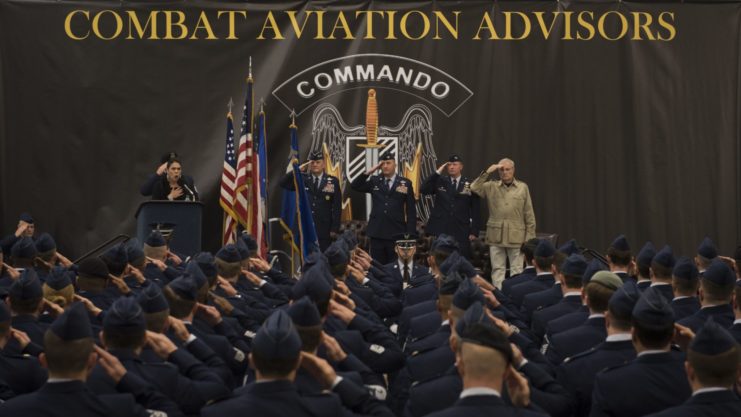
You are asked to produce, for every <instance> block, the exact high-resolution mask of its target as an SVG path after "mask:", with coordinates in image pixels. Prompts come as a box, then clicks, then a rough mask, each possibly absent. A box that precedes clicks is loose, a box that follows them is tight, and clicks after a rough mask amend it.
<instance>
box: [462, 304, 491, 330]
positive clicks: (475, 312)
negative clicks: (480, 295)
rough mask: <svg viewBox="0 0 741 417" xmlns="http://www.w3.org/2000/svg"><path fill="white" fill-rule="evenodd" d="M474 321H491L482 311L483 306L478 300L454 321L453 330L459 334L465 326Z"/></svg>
mask: <svg viewBox="0 0 741 417" xmlns="http://www.w3.org/2000/svg"><path fill="white" fill-rule="evenodd" d="M474 323H491V320H490V319H489V316H487V315H486V312H485V311H484V306H483V304H482V303H481V302H480V301H474V302H473V304H471V305H470V306H469V307H468V308H467V309H466V312H465V313H464V314H463V317H461V318H460V320H458V321H457V322H456V323H455V331H456V332H457V333H458V334H459V335H460V334H461V333H463V331H464V330H465V328H466V326H470V325H471V324H474Z"/></svg>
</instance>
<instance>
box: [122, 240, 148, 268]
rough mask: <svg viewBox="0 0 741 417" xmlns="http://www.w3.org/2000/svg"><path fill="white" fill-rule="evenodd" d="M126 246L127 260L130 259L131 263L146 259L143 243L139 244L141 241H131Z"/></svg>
mask: <svg viewBox="0 0 741 417" xmlns="http://www.w3.org/2000/svg"><path fill="white" fill-rule="evenodd" d="M125 246H126V259H128V261H129V263H133V262H136V261H138V260H140V259H142V258H144V251H143V250H142V245H141V243H139V239H137V238H132V239H129V240H128V242H126V245H125Z"/></svg>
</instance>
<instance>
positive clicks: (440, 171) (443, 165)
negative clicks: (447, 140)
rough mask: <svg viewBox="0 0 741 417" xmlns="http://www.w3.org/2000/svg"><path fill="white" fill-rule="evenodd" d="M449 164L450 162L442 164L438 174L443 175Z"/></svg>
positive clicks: (438, 168)
mask: <svg viewBox="0 0 741 417" xmlns="http://www.w3.org/2000/svg"><path fill="white" fill-rule="evenodd" d="M449 163H450V162H445V163H444V164H442V165H440V166H439V167H437V173H438V174H442V173H443V170H445V168H446V167H447V166H448V164H449Z"/></svg>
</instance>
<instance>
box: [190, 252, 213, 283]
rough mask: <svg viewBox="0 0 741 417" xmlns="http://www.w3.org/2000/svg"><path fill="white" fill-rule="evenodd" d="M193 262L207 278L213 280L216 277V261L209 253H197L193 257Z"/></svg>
mask: <svg viewBox="0 0 741 417" xmlns="http://www.w3.org/2000/svg"><path fill="white" fill-rule="evenodd" d="M193 260H195V261H196V262H198V266H200V267H201V271H203V274H204V275H206V277H207V278H213V277H215V276H216V275H218V270H217V269H216V260H215V259H214V256H213V255H211V253H210V252H199V253H198V254H196V255H195V256H194V257H193Z"/></svg>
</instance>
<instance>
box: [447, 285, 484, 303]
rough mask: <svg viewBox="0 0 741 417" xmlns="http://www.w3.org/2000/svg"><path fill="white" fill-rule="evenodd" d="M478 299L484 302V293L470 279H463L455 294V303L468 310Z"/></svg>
mask: <svg viewBox="0 0 741 417" xmlns="http://www.w3.org/2000/svg"><path fill="white" fill-rule="evenodd" d="M476 301H478V302H480V303H482V304H483V303H484V302H485V300H484V293H483V292H481V289H480V288H479V287H478V286H477V285H476V284H474V283H473V281H471V280H470V279H466V280H463V282H461V284H460V285H459V286H458V290H456V292H455V294H453V305H454V306H456V307H458V308H460V309H461V310H467V309H468V307H470V306H471V304H473V303H475V302H476Z"/></svg>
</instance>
